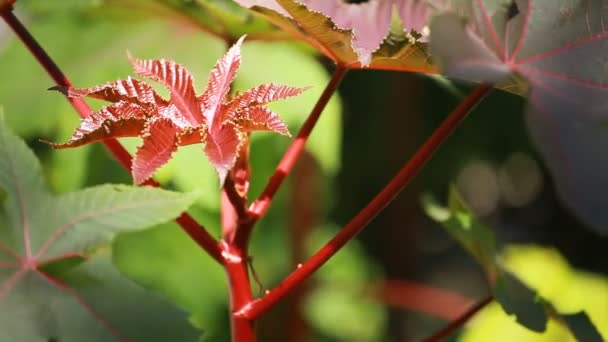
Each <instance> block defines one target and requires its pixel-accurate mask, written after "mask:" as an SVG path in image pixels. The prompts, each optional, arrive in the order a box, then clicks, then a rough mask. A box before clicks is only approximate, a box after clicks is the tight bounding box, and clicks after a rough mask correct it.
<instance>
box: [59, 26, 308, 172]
mask: <svg viewBox="0 0 608 342" xmlns="http://www.w3.org/2000/svg"><path fill="white" fill-rule="evenodd" d="M243 39H244V37H242V38H241V39H239V41H238V42H237V43H236V44H235V45H234V46H233V47H231V48H230V50H228V52H227V53H226V55H225V56H224V57H223V58H222V59H221V60H220V61H218V63H217V64H216V66H215V67H214V68H213V69H212V71H211V73H210V76H209V80H208V81H207V88H206V90H205V92H204V93H203V94H202V95H200V96H197V95H196V93H195V90H194V86H193V83H194V81H193V77H192V76H191V75H190V73H189V72H188V71H187V70H186V69H185V68H184V67H183V66H182V65H179V64H176V63H174V62H172V61H167V60H164V59H161V60H139V59H135V58H133V57H131V56H129V59H130V60H131V63H132V64H133V68H134V70H135V72H136V73H137V74H138V75H140V76H143V77H148V78H150V79H152V80H155V81H157V82H160V83H161V84H163V85H164V86H166V87H167V89H168V90H169V91H170V93H171V98H170V100H168V101H167V100H165V99H163V98H161V97H160V96H159V95H158V94H157V93H156V91H155V90H154V88H152V87H151V86H150V85H148V84H147V83H144V82H141V81H138V80H136V79H133V78H131V77H129V78H127V79H126V80H118V81H115V82H109V83H106V84H103V85H100V86H96V87H92V88H84V89H72V88H69V89H66V88H56V89H59V90H61V91H63V92H65V93H66V94H67V95H68V96H70V97H83V96H88V97H91V98H97V99H101V100H106V101H109V102H112V103H113V104H112V105H109V106H106V107H103V108H102V109H101V110H99V111H97V112H95V113H93V114H91V115H90V116H89V117H87V118H86V119H84V120H83V121H82V123H81V125H80V127H79V128H78V129H77V130H76V132H75V133H74V135H73V136H72V138H71V139H70V140H69V141H68V142H67V143H65V144H53V146H54V147H56V148H67V147H77V146H81V145H84V144H89V143H92V142H96V141H99V140H103V139H107V138H118V137H134V136H140V137H142V138H143V144H142V146H140V147H139V148H138V150H137V153H136V155H135V158H134V161H133V165H132V174H133V178H134V180H135V183H136V184H141V183H143V182H144V181H146V180H147V179H148V178H150V177H151V176H152V174H153V173H154V171H156V170H157V169H158V168H159V167H161V166H162V165H164V164H165V163H167V162H168V161H169V160H170V159H171V155H172V154H173V152H175V151H176V150H177V148H178V146H184V145H190V144H195V143H205V153H206V155H207V157H208V159H209V161H210V162H211V163H212V164H213V166H214V167H215V169H216V170H217V172H218V174H219V176H220V183H223V182H224V179H225V177H226V174H227V173H228V171H229V170H230V169H231V168H232V166H233V165H234V164H235V162H236V159H237V155H238V153H239V149H241V148H242V147H243V144H244V143H246V134H247V133H249V132H252V131H272V132H277V133H280V134H283V135H289V131H288V130H287V126H286V125H285V123H284V122H283V121H282V120H281V119H280V118H279V116H278V115H277V114H275V113H274V112H272V111H271V110H270V109H268V108H267V107H266V106H265V105H266V104H268V103H270V102H273V101H276V100H279V99H284V98H287V97H291V96H296V95H299V94H300V93H302V92H303V91H304V90H305V88H296V87H288V86H283V85H276V84H263V85H260V86H257V87H255V88H253V89H250V90H248V91H246V92H244V93H242V94H239V95H236V96H234V97H233V98H231V99H228V95H229V92H230V84H231V83H232V81H233V80H234V78H235V76H236V72H237V70H238V68H239V66H240V63H241V58H240V56H241V54H240V49H241V44H242V42H243Z"/></svg>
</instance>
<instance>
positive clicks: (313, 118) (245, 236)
mask: <svg viewBox="0 0 608 342" xmlns="http://www.w3.org/2000/svg"><path fill="white" fill-rule="evenodd" d="M347 71H348V69H347V68H346V67H345V66H343V65H340V64H339V65H337V66H336V69H335V70H334V72H333V74H332V77H331V79H330V81H329V83H328V84H327V86H326V87H325V90H323V93H322V94H321V96H320V97H319V100H317V103H316V104H315V106H314V108H313V109H312V111H311V112H310V115H309V116H308V118H307V119H306V121H305V122H304V124H303V125H302V128H300V131H299V132H298V135H297V136H296V137H295V139H294V140H293V142H292V143H291V145H289V147H288V148H287V151H285V154H284V155H283V158H282V159H281V161H280V162H279V165H278V166H277V168H276V170H275V172H274V174H273V175H272V176H271V177H270V180H269V181H268V183H267V184H266V187H265V188H264V191H262V194H261V195H260V197H259V198H258V199H257V200H256V201H254V202H253V203H252V204H251V206H250V207H249V214H250V216H251V220H250V222H249V224H247V225H243V227H241V228H239V230H238V231H237V234H236V237H235V243H236V244H238V245H240V246H247V244H248V241H249V237H250V235H251V231H252V230H253V226H254V225H255V223H256V222H257V220H259V219H260V218H261V217H263V216H264V214H265V213H266V211H267V210H268V208H269V207H270V204H271V203H272V200H273V198H274V195H275V194H276V193H277V191H278V190H279V188H280V186H281V184H283V181H284V180H285V177H287V175H289V173H290V172H291V170H292V169H293V166H294V165H295V163H296V161H297V160H298V157H299V156H300V154H301V153H302V151H303V150H304V147H305V145H306V142H307V141H308V137H309V136H310V134H311V132H312V130H313V128H314V127H315V125H316V124H317V122H318V121H319V117H320V116H321V113H322V112H323V110H324V109H325V106H327V103H328V102H329V100H330V99H331V97H332V95H333V94H334V93H335V92H336V90H337V89H338V86H339V85H340V83H341V82H342V79H343V78H344V75H345V74H346V72H347Z"/></svg>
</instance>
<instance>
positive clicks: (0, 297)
mask: <svg viewBox="0 0 608 342" xmlns="http://www.w3.org/2000/svg"><path fill="white" fill-rule="evenodd" d="M0 189H2V190H3V191H4V192H5V194H6V198H5V200H4V201H3V206H2V208H1V210H2V211H3V212H2V214H1V216H5V217H7V218H8V220H7V224H6V225H3V226H0V230H1V231H2V232H1V233H0V237H2V238H0V331H2V336H3V338H4V339H7V338H8V339H7V340H10V341H49V340H58V341H112V340H118V339H119V338H135V337H137V336H138V335H137V334H138V332H137V331H130V330H128V329H126V330H124V331H123V330H122V329H118V328H117V327H118V326H121V327H125V326H128V323H129V322H130V321H133V318H134V317H129V318H128V319H129V320H127V321H121V322H118V321H117V319H119V317H120V316H115V315H114V313H117V310H114V311H111V310H110V311H106V310H105V309H106V308H108V307H109V306H113V308H114V309H119V308H120V307H121V305H122V304H123V302H122V301H120V300H118V299H117V297H115V296H111V295H107V294H106V295H103V297H99V296H101V294H98V296H93V297H89V296H88V295H89V294H90V292H89V291H90V290H92V288H91V287H90V286H85V287H84V288H78V287H77V285H78V284H75V285H74V286H70V285H69V284H68V282H67V279H65V278H63V276H62V274H55V273H52V271H51V268H49V267H48V266H49V265H51V264H54V263H55V262H58V261H63V262H65V261H67V260H77V261H82V260H83V259H86V258H87V257H88V255H87V253H88V252H89V251H91V250H93V249H95V248H96V247H98V246H100V245H102V244H105V243H107V242H109V240H110V239H111V238H112V235H113V234H114V233H116V232H121V231H135V230H139V229H142V228H145V227H147V226H151V225H155V224H159V223H162V222H166V221H169V220H171V219H173V218H175V217H176V216H178V215H179V214H180V213H181V212H183V211H184V210H186V209H187V208H188V207H189V206H190V205H191V204H192V203H193V202H194V201H195V200H196V196H195V195H194V194H179V193H174V192H170V191H166V190H161V189H154V188H137V187H129V186H114V185H104V186H98V187H94V188H89V189H86V190H82V191H78V192H72V193H67V194H61V195H55V194H52V193H50V192H49V190H48V188H47V186H46V184H45V183H44V181H43V176H42V172H41V169H40V165H39V163H38V161H37V160H36V158H35V156H34V154H33V153H32V152H31V151H30V150H29V149H28V148H27V146H26V145H25V143H24V142H23V141H21V140H20V139H19V138H17V137H16V136H14V135H13V134H12V133H10V132H9V131H8V129H7V128H6V126H5V124H4V122H2V121H0ZM88 262H89V261H85V263H88ZM115 273H116V272H115ZM98 276H100V279H101V280H102V282H101V283H98V284H96V285H95V286H94V287H95V288H98V289H103V288H105V285H111V286H119V285H118V283H113V284H105V285H104V283H103V281H104V280H106V277H105V275H102V274H98ZM129 286H131V287H134V284H130V285H129ZM125 290H127V289H126V288H125ZM118 292H120V291H118ZM89 299H91V300H93V302H92V301H90V300H89ZM141 304H142V305H147V303H144V302H142V303H141ZM168 309H169V310H170V311H175V310H172V309H171V308H168ZM118 311H119V310H118ZM102 313H104V314H106V313H107V315H103V316H102ZM122 318H123V319H124V318H125V317H122ZM148 318H151V320H148V321H147V322H145V320H146V319H148ZM139 319H141V320H142V321H141V324H144V323H145V324H148V325H150V326H155V325H156V324H159V323H161V322H158V321H157V320H155V318H154V317H153V316H152V317H144V316H142V317H137V320H139ZM167 319H168V320H169V321H170V324H171V325H173V323H176V322H177V325H181V328H183V329H189V328H188V325H187V324H184V321H183V319H184V318H183V317H182V316H171V317H167ZM75 321H77V322H78V324H74V322H75ZM162 323H163V324H164V323H165V322H164V321H163V322H162ZM137 325H139V323H137ZM144 326H145V325H144ZM139 327H140V328H141V327H142V326H141V325H139ZM190 336H192V334H190Z"/></svg>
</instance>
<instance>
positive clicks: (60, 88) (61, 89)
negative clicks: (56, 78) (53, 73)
mask: <svg viewBox="0 0 608 342" xmlns="http://www.w3.org/2000/svg"><path fill="white" fill-rule="evenodd" d="M47 90H54V91H58V92H60V93H62V94H63V95H65V96H69V95H68V90H69V87H66V86H60V85H56V86H52V87H50V88H48V89H47Z"/></svg>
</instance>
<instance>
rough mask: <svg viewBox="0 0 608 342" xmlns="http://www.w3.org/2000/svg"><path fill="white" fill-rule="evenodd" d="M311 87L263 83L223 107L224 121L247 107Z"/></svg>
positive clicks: (291, 94)
mask: <svg viewBox="0 0 608 342" xmlns="http://www.w3.org/2000/svg"><path fill="white" fill-rule="evenodd" d="M308 89H309V88H308V87H306V88H297V87H290V86H285V85H280V84H274V83H269V84H262V85H259V86H257V87H255V88H251V89H249V90H247V91H246V92H244V93H242V94H239V95H237V96H236V97H235V98H234V99H232V101H230V102H228V103H227V104H225V105H224V106H223V107H222V110H221V112H222V113H224V114H223V115H222V116H223V121H228V120H232V119H233V117H234V114H235V112H236V111H238V110H240V109H242V108H245V107H253V106H260V105H265V104H268V103H270V102H273V101H277V100H281V99H286V98H288V97H292V96H297V95H300V94H302V92H304V91H305V90H308Z"/></svg>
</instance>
